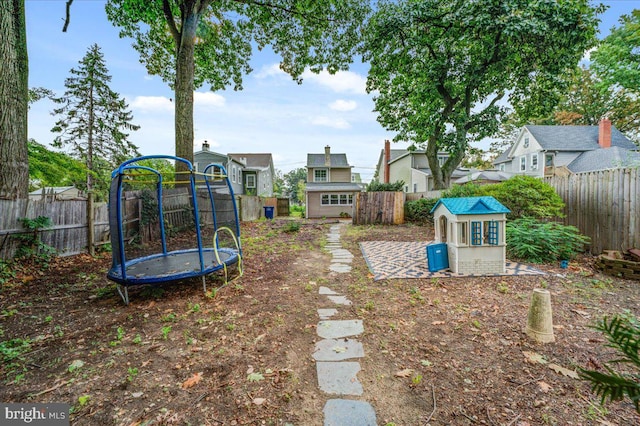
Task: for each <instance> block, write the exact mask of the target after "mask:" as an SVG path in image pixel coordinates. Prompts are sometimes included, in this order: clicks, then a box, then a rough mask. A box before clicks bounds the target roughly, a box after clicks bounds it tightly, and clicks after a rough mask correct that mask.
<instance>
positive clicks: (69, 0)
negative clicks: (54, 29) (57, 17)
mask: <svg viewBox="0 0 640 426" xmlns="http://www.w3.org/2000/svg"><path fill="white" fill-rule="evenodd" d="M71 3H73V0H67V4H66V5H65V9H66V17H65V19H64V25H63V26H62V32H63V33H66V32H67V28H68V27H69V22H71Z"/></svg>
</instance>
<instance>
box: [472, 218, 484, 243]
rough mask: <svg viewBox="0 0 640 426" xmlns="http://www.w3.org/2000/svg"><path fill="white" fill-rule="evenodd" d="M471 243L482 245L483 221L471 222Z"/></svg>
mask: <svg viewBox="0 0 640 426" xmlns="http://www.w3.org/2000/svg"><path fill="white" fill-rule="evenodd" d="M471 245H474V246H481V245H482V222H471Z"/></svg>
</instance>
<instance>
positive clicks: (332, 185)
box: [307, 182, 362, 192]
mask: <svg viewBox="0 0 640 426" xmlns="http://www.w3.org/2000/svg"><path fill="white" fill-rule="evenodd" d="M319 191H346V192H360V191H362V186H361V185H359V184H357V183H351V182H322V183H316V182H307V192H319Z"/></svg>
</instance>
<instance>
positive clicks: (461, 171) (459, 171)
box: [413, 167, 477, 179]
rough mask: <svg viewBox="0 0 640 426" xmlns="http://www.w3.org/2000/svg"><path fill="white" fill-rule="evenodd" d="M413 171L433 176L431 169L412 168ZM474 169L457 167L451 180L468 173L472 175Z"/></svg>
mask: <svg viewBox="0 0 640 426" xmlns="http://www.w3.org/2000/svg"><path fill="white" fill-rule="evenodd" d="M413 170H418V171H419V172H421V173H424V174H425V175H427V176H433V173H431V169H427V168H417V169H416V168H414V169H413ZM476 171H477V170H476V169H463V168H460V167H458V168H457V169H454V170H453V172H452V173H451V178H452V179H457V178H460V177H463V176H467V175H468V174H469V173H473V172H476Z"/></svg>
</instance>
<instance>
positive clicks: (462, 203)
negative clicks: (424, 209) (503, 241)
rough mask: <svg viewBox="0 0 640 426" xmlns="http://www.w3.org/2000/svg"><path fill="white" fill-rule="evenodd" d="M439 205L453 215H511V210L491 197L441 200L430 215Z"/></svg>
mask: <svg viewBox="0 0 640 426" xmlns="http://www.w3.org/2000/svg"><path fill="white" fill-rule="evenodd" d="M440 204H443V205H444V206H445V207H446V208H447V210H449V211H450V212H451V213H453V214H494V213H511V210H509V209H508V208H506V207H505V206H503V205H502V204H500V202H499V201H498V200H496V199H495V198H493V197H462V198H441V199H439V200H438V202H437V203H436V205H435V206H433V208H432V209H431V213H433V212H434V211H436V209H437V208H438V206H439V205H440Z"/></svg>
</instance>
